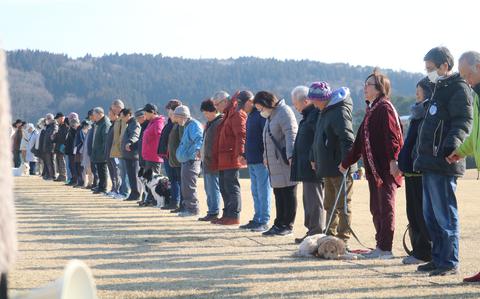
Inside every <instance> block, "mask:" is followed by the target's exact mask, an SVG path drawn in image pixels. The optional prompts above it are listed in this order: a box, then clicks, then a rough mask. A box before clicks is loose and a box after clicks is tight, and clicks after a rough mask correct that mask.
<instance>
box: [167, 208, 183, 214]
mask: <svg viewBox="0 0 480 299" xmlns="http://www.w3.org/2000/svg"><path fill="white" fill-rule="evenodd" d="M180 212H183V209H182V208H180V207H178V208H176V209H175V210H171V211H170V213H175V214H178V213H180Z"/></svg>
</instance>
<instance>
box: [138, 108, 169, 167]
mask: <svg viewBox="0 0 480 299" xmlns="http://www.w3.org/2000/svg"><path fill="white" fill-rule="evenodd" d="M143 111H145V118H146V119H147V120H148V121H149V123H148V126H147V128H146V129H145V132H144V133H143V140H142V158H143V160H144V161H145V166H144V170H145V171H146V170H149V169H152V170H153V172H154V173H160V169H161V167H162V163H163V159H162V158H161V157H160V155H159V154H158V142H159V141H160V136H161V135H162V130H163V126H164V123H165V121H164V118H163V116H161V115H158V114H157V113H158V110H157V106H155V105H153V104H147V105H145V107H144V108H143Z"/></svg>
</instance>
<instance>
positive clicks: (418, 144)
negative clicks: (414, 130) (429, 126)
mask: <svg viewBox="0 0 480 299" xmlns="http://www.w3.org/2000/svg"><path fill="white" fill-rule="evenodd" d="M437 85H438V84H435V87H434V88H433V92H432V96H431V97H430V99H429V101H428V102H429V104H428V108H427V109H426V110H425V115H424V118H423V121H422V123H421V125H420V129H419V131H418V136H417V157H416V158H415V161H413V165H415V163H416V162H417V160H418V157H419V156H420V146H421V145H422V139H421V138H420V137H421V136H422V132H423V126H424V125H425V120H426V119H427V115H428V112H429V111H430V107H431V106H432V103H433V97H434V96H435V92H436V91H437Z"/></svg>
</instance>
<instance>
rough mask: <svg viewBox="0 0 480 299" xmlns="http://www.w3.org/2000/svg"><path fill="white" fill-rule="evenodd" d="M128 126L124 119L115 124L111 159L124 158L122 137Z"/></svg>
mask: <svg viewBox="0 0 480 299" xmlns="http://www.w3.org/2000/svg"><path fill="white" fill-rule="evenodd" d="M126 128H127V124H126V123H125V121H124V120H122V119H120V118H119V119H117V120H116V121H115V123H114V124H113V137H112V146H111V148H110V157H111V158H121V157H122V148H121V147H122V144H121V143H122V137H123V135H124V134H125V130H126Z"/></svg>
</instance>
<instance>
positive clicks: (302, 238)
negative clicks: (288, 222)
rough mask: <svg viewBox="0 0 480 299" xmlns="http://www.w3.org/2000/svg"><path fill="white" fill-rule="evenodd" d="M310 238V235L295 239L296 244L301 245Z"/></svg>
mask: <svg viewBox="0 0 480 299" xmlns="http://www.w3.org/2000/svg"><path fill="white" fill-rule="evenodd" d="M306 237H308V235H305V236H303V237H301V238H295V244H300V243H302V242H303V240H305V238H306Z"/></svg>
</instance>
